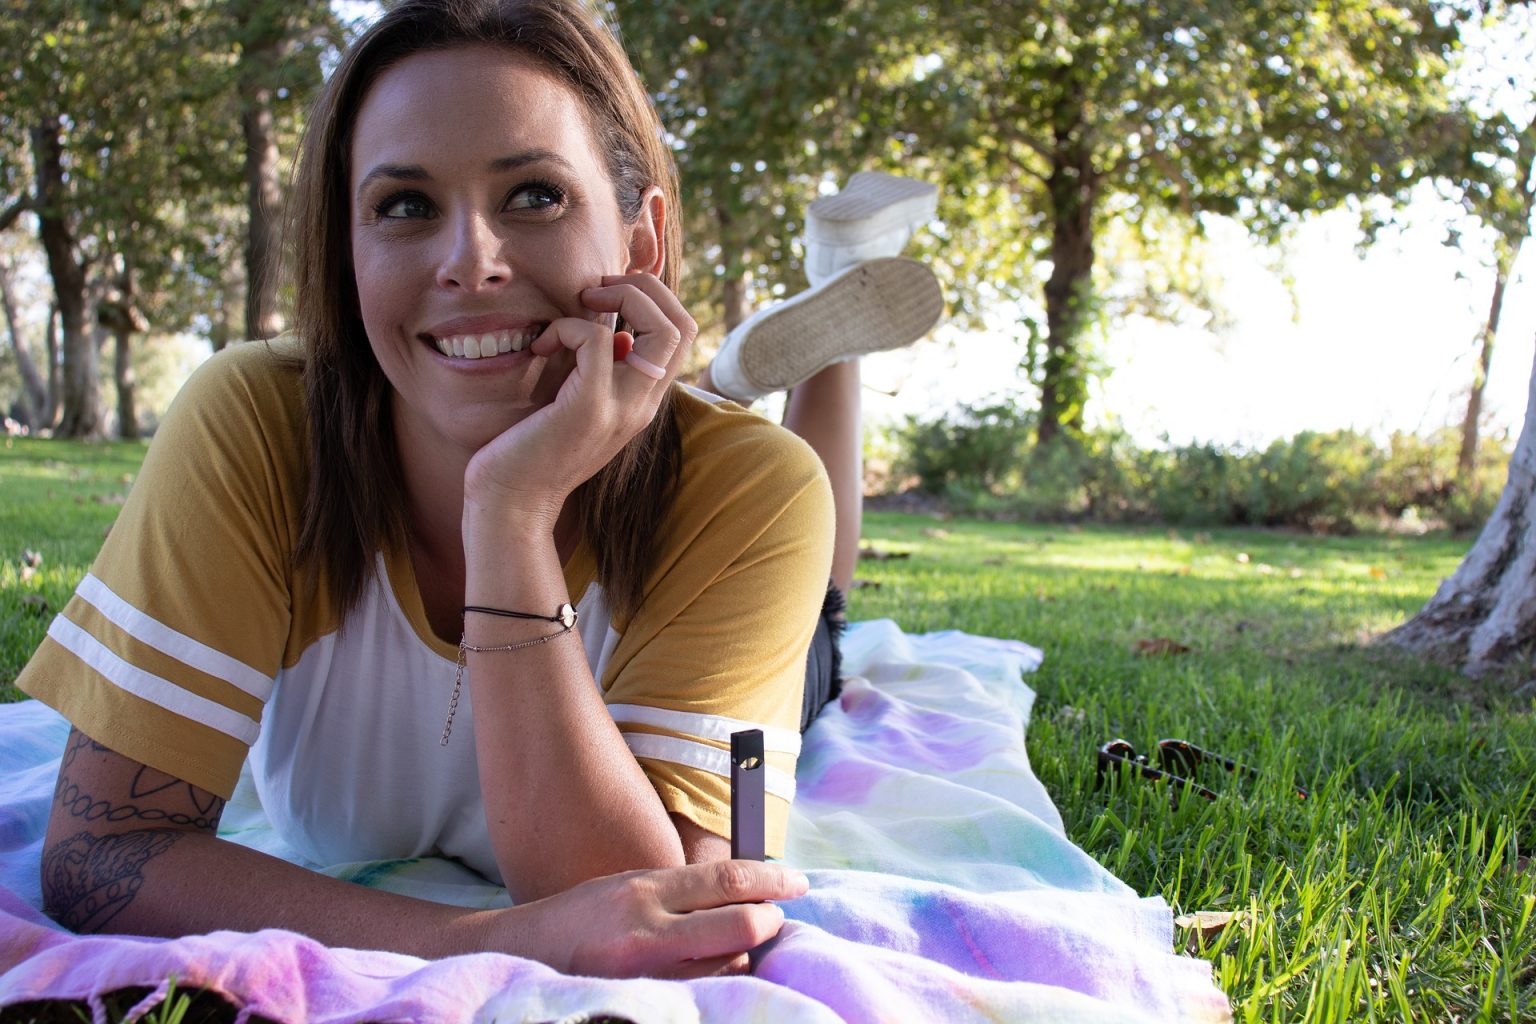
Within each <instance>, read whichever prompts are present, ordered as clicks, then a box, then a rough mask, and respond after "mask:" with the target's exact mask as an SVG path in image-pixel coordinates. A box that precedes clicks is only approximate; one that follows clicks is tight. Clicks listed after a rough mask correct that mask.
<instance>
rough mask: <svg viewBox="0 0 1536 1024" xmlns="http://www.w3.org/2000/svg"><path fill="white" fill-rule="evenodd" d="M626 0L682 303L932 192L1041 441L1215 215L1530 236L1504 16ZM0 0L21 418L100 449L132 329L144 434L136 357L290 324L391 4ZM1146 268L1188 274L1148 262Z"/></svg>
mask: <svg viewBox="0 0 1536 1024" xmlns="http://www.w3.org/2000/svg"><path fill="white" fill-rule="evenodd" d="M604 6H605V10H606V12H607V13H608V14H609V15H611V16H612V17H613V18H614V20H616V21H617V23H618V24H619V25H620V26H621V34H622V36H623V39H624V42H625V44H626V46H627V47H628V49H629V50H630V52H631V53H632V54H633V56H634V58H635V61H636V64H637V66H638V68H639V70H640V72H641V75H642V78H643V79H644V80H645V81H646V82H647V84H648V85H649V86H650V88H651V91H652V94H653V96H654V97H655V100H656V104H657V107H658V110H659V111H660V113H661V115H662V118H663V121H664V123H665V125H666V130H667V133H668V138H669V141H670V142H671V144H672V147H673V151H674V154H675V156H676V159H677V163H678V167H679V171H680V174H681V179H682V185H683V197H684V211H683V214H684V216H685V218H686V220H687V228H688V232H687V235H688V238H689V263H690V269H691V274H690V276H689V278H688V281H687V285H686V289H687V294H686V296H685V298H686V299H687V301H688V303H689V306H690V308H691V309H692V310H693V311H694V313H695V316H696V317H697V319H699V320H700V322H701V323H703V324H705V325H706V327H707V328H709V329H710V333H711V334H712V335H713V336H718V334H719V333H720V332H722V331H724V330H726V329H729V328H730V327H731V326H734V325H735V324H736V323H739V322H740V321H741V320H742V319H743V318H745V316H746V315H748V314H749V313H750V312H751V311H752V309H753V308H754V307H756V306H758V305H760V304H762V303H765V302H768V301H772V300H773V299H774V298H776V297H779V296H783V295H785V294H788V293H792V292H793V291H794V290H798V288H799V287H800V283H801V281H802V280H803V278H802V275H801V271H800V261H801V258H802V255H803V253H802V249H801V246H800V243H799V241H798V238H799V235H800V233H801V225H802V222H803V217H804V209H805V206H806V205H807V204H808V203H809V202H810V201H811V200H812V199H813V198H815V196H816V195H817V194H818V193H819V192H822V191H827V190H830V189H832V188H835V187H836V185H837V183H839V182H841V181H842V180H845V179H846V177H847V175H848V174H849V173H851V172H852V171H854V170H857V169H861V168H874V167H881V168H885V169H890V170H896V171H900V172H903V173H908V174H914V175H917V176H921V177H925V178H928V179H931V180H935V181H938V182H940V183H941V184H942V186H943V190H942V198H941V205H940V211H939V221H938V222H937V223H936V224H935V225H934V230H932V231H931V232H926V233H924V235H923V236H922V237H921V238H920V239H919V240H918V245H919V246H920V247H923V248H922V250H921V251H920V252H919V253H918V254H919V255H920V256H922V257H924V258H926V259H928V260H930V261H931V262H933V263H934V264H935V266H936V267H937V269H938V270H939V271H940V273H941V276H942V277H943V278H944V280H945V284H946V291H947V293H948V295H949V297H950V299H951V307H952V312H953V314H954V315H955V316H956V317H957V318H959V319H960V320H961V321H962V322H968V323H971V324H977V325H979V324H980V323H981V322H982V321H983V319H984V318H988V317H990V318H992V322H996V320H997V318H998V316H999V315H1001V316H1002V318H1004V319H1009V320H1012V321H1013V322H1016V323H1017V324H1018V329H1017V332H1018V338H1017V340H1018V346H1019V357H1020V358H1019V362H1020V365H1021V373H1022V375H1023V380H1022V382H1021V383H1023V384H1025V385H1027V386H1028V387H1031V388H1033V389H1035V391H1036V393H1037V398H1036V399H1035V400H1034V406H1035V411H1034V412H1033V413H1032V418H1033V422H1034V424H1035V427H1034V436H1035V439H1036V441H1037V442H1039V443H1041V444H1049V443H1050V442H1051V441H1052V440H1053V439H1054V438H1056V437H1058V436H1065V437H1073V436H1081V433H1082V430H1083V427H1084V418H1083V410H1084V405H1085V402H1086V399H1087V395H1088V388H1089V384H1090V382H1091V381H1092V379H1093V377H1094V374H1095V373H1097V372H1099V370H1100V369H1101V368H1100V367H1099V366H1097V365H1096V363H1095V356H1094V352H1095V340H1096V338H1097V337H1099V336H1101V335H1102V332H1103V331H1104V329H1105V325H1106V324H1107V323H1109V322H1111V321H1112V320H1113V319H1114V317H1115V316H1117V315H1119V314H1120V313H1122V312H1123V311H1124V310H1126V309H1130V308H1136V309H1139V310H1143V311H1144V310H1146V309H1156V308H1159V306H1163V307H1166V306H1167V305H1168V297H1169V293H1174V296H1175V298H1177V293H1179V292H1181V291H1182V292H1184V293H1187V294H1186V296H1185V297H1186V298H1187V299H1189V300H1190V301H1194V302H1196V303H1198V302H1200V301H1201V298H1202V297H1201V296H1200V295H1199V294H1198V292H1199V284H1200V283H1199V282H1198V281H1192V280H1181V279H1179V278H1178V276H1177V275H1172V276H1170V274H1169V272H1168V270H1167V265H1171V264H1173V263H1175V262H1176V261H1177V260H1178V259H1179V258H1180V255H1179V253H1178V252H1177V251H1172V252H1171V251H1170V246H1171V247H1172V249H1173V250H1179V249H1185V250H1187V249H1188V248H1189V247H1190V246H1193V245H1198V242H1199V238H1200V235H1201V232H1202V220H1201V218H1202V216H1204V215H1207V214H1221V215H1226V216H1230V217H1233V218H1236V219H1238V220H1239V221H1241V222H1242V223H1244V224H1246V225H1248V226H1249V227H1250V229H1251V230H1252V231H1254V232H1255V233H1256V234H1258V235H1260V236H1262V237H1265V238H1273V237H1275V236H1276V235H1277V234H1278V233H1279V232H1281V231H1282V230H1283V229H1284V228H1285V227H1286V226H1288V225H1291V224H1294V223H1295V222H1296V221H1297V219H1298V218H1299V217H1300V216H1302V215H1304V214H1306V213H1309V212H1314V211H1319V210H1325V209H1329V208H1332V207H1336V206H1338V205H1340V204H1342V203H1345V202H1350V203H1352V204H1354V208H1357V209H1360V210H1365V211H1369V215H1370V216H1371V217H1373V218H1377V219H1380V218H1381V216H1382V214H1381V213H1380V210H1381V206H1380V205H1373V200H1379V201H1385V202H1386V203H1388V204H1392V203H1401V202H1402V201H1403V200H1405V198H1406V197H1407V196H1408V194H1409V192H1410V190H1411V189H1413V188H1414V186H1416V185H1418V184H1419V183H1421V182H1423V181H1435V182H1441V183H1445V187H1446V190H1447V191H1448V192H1449V193H1454V195H1455V196H1457V197H1459V199H1460V201H1462V202H1463V204H1464V205H1465V206H1466V207H1467V208H1468V209H1469V210H1472V211H1473V212H1475V213H1476V214H1477V215H1478V216H1480V217H1483V218H1484V219H1485V221H1486V222H1487V223H1489V224H1492V225H1495V226H1496V228H1497V230H1498V232H1499V237H1500V238H1501V239H1502V240H1503V241H1502V242H1501V245H1502V248H1501V250H1500V254H1499V255H1498V257H1497V260H1496V262H1497V263H1498V265H1499V266H1506V267H1507V266H1511V265H1512V260H1513V255H1512V254H1513V253H1514V252H1517V251H1518V244H1519V241H1520V240H1521V239H1522V238H1523V234H1522V233H1521V232H1522V231H1524V232H1527V233H1528V231H1529V224H1530V213H1531V207H1530V194H1531V193H1530V179H1529V174H1526V175H1525V176H1524V177H1522V176H1521V175H1520V173H1519V172H1518V167H1528V166H1529V164H1530V160H1531V154H1530V150H1529V145H1530V143H1529V138H1530V136H1531V129H1530V128H1529V127H1527V126H1526V124H1525V122H1524V121H1522V120H1518V119H1512V118H1511V117H1509V116H1508V115H1507V114H1505V113H1503V112H1501V111H1499V110H1497V109H1491V108H1488V107H1487V106H1486V105H1485V106H1483V107H1478V106H1477V105H1476V104H1472V103H1469V102H1468V93H1467V91H1466V90H1465V89H1458V88H1457V86H1456V82H1455V80H1454V75H1453V71H1454V69H1455V68H1456V66H1457V62H1458V60H1459V59H1460V50H1461V48H1462V45H1463V41H1464V39H1465V37H1466V35H1467V33H1468V31H1469V29H1474V28H1476V27H1478V26H1480V25H1481V24H1483V23H1484V22H1485V21H1487V20H1488V19H1490V18H1491V19H1495V20H1497V19H1499V18H1502V17H1505V16H1506V13H1507V10H1506V8H1505V6H1503V5H1502V4H1500V3H1495V4H1493V5H1492V6H1491V7H1489V6H1483V5H1479V4H1476V3H1472V4H1468V3H1461V2H1457V3H1451V2H1439V0H1395V2H1386V0H1329V2H1326V3H1320V2H1313V0H1277V2H1276V3H1269V4H1262V5H1254V4H1251V3H1246V2H1240V0H1199V2H1191V3H1181V4H1176V5H1166V4H1163V5H1157V4H1153V5H1149V4H1144V3H1139V2H1131V0H977V2H972V3H965V4H944V5H940V4H920V3H911V2H910V0H793V2H787V3H779V4H771V5H769V4H748V5H740V4H728V3H722V2H719V0H669V2H666V3H650V2H646V3H636V2H631V0H607V2H606V3H605V5H604ZM7 7H8V9H9V12H10V13H11V14H12V15H13V16H10V17H7V18H5V19H4V21H3V23H0V53H3V54H4V55H5V57H6V61H5V66H6V67H7V69H8V72H7V76H6V78H5V79H4V86H3V88H4V97H3V98H4V102H3V104H0V237H4V238H5V239H8V240H9V241H8V242H7V247H6V248H5V249H4V252H3V257H4V258H3V259H0V280H4V281H5V282H6V283H7V287H6V289H5V293H6V294H7V295H10V296H11V298H10V299H9V300H8V302H7V309H8V310H10V311H11V313H12V315H11V316H10V317H9V318H8V319H7V320H6V330H7V331H8V333H9V334H10V343H9V345H8V346H7V349H6V350H7V352H8V355H9V360H8V361H9V362H11V363H12V365H13V372H12V373H11V374H10V376H11V377H12V378H13V380H12V383H11V388H10V390H11V392H12V399H11V404H12V405H13V406H14V411H15V413H16V414H17V415H18V417H19V418H20V419H22V420H24V421H27V422H28V423H29V425H31V426H33V427H36V428H42V429H46V428H50V427H51V428H53V429H55V430H56V431H57V432H59V433H61V434H66V435H71V436H88V435H92V434H95V433H99V432H100V431H101V430H102V429H103V428H104V425H105V424H106V422H107V420H108V419H109V416H108V415H107V410H106V408H105V405H104V402H103V399H102V394H103V388H102V385H103V381H104V379H105V375H104V373H103V369H102V367H101V365H100V362H101V360H102V359H103V357H104V356H105V354H106V352H107V351H109V350H108V349H107V348H106V342H107V341H108V340H111V341H112V347H111V349H110V352H111V359H112V364H113V367H114V372H113V374H112V375H111V380H112V383H113V390H114V392H115V394H116V397H117V405H118V410H117V414H116V416H115V417H110V418H115V420H116V421H117V423H118V424H119V425H120V429H121V430H122V431H124V432H126V433H131V432H132V430H133V429H134V425H135V424H136V422H137V420H138V418H139V417H138V413H137V412H136V411H135V409H134V402H133V388H134V380H133V375H132V362H133V352H134V345H135V344H136V342H135V340H134V339H139V340H138V342H137V344H143V339H144V338H146V337H157V338H158V337H165V336H170V335H174V334H177V333H178V332H191V333H192V334H194V335H196V336H198V337H202V338H206V339H208V341H209V343H210V345H211V346H212V347H213V348H218V347H220V346H222V345H223V344H225V343H226V342H227V341H229V340H232V339H236V338H254V337H269V336H271V335H272V334H274V333H275V332H277V331H278V330H280V329H281V325H282V316H281V310H282V301H281V297H280V291H279V288H280V281H281V278H282V275H281V273H280V266H279V264H280V254H279V251H278V248H277V242H276V239H277V234H278V231H277V226H278V223H279V221H280V215H281V210H282V183H283V180H284V176H285V173H286V165H287V161H288V160H289V159H290V158H291V155H292V152H293V150H294V142H295V139H296V136H297V133H298V132H299V131H300V130H301V127H302V115H303V111H304V109H305V107H306V106H307V104H308V102H309V101H310V100H311V98H312V97H313V94H314V92H315V90H316V88H317V87H318V85H319V83H320V82H321V80H322V72H323V65H324V61H325V59H326V54H327V53H334V50H335V48H336V47H337V46H338V45H340V44H341V43H342V42H344V39H345V36H346V32H347V31H348V30H349V26H348V24H347V18H348V17H355V18H358V19H359V20H366V19H367V18H368V17H371V16H373V15H374V14H375V13H377V10H378V7H377V5H372V4H357V3H353V4H347V5H338V6H333V5H332V4H329V3H325V2H319V0H305V2H280V0H231V2H228V3H212V2H208V0H84V2H82V0H33V2H30V3H27V4H25V5H23V4H20V3H19V2H18V0H7ZM338 8H339V9H340V10H342V11H344V12H345V14H341V13H338ZM1522 139H1524V140H1526V141H1525V142H1524V143H1522V141H1521V140H1522ZM1522 145H1525V146H1526V147H1527V148H1526V149H1521V146H1522ZM1521 161H1524V163H1523V164H1522V163H1521ZM1522 190H1523V191H1522ZM1522 197H1523V199H1522ZM1522 203H1523V204H1524V205H1522ZM24 238H32V239H35V240H36V241H35V243H32V246H30V247H29V245H28V244H25V243H24V242H21V241H18V239H24ZM1170 239H1172V241H1171V242H1170V241H1169V240H1170ZM29 260H30V261H31V262H32V265H33V266H42V267H45V268H46V277H47V282H48V287H47V291H48V295H47V301H43V300H42V298H40V297H39V296H37V295H36V294H35V289H34V292H31V293H29V292H28V290H27V287H26V282H27V281H28V280H35V278H36V275H35V274H34V275H33V276H32V277H31V278H29V277H28V276H27V274H25V273H23V271H24V269H25V268H24V267H23V266H22V264H25V263H27V262H28V261H29ZM7 261H9V262H7ZM1150 262H1161V263H1163V264H1164V265H1165V266H1164V267H1163V268H1162V269H1161V271H1160V272H1159V273H1157V274H1154V275H1150V276H1149V275H1147V274H1145V273H1138V272H1136V271H1135V269H1134V268H1133V267H1131V265H1132V264H1137V263H1140V264H1142V265H1145V264H1147V263H1150ZM1127 282H1130V284H1129V285H1127ZM1498 295H1499V293H1496V294H1495V302H1494V304H1493V305H1494V312H1493V315H1491V316H1490V318H1489V324H1490V329H1489V331H1488V332H1487V338H1488V340H1489V345H1491V340H1492V337H1493V335H1494V332H1495V329H1496V321H1497V305H1498V302H1497V299H1498ZM50 307H51V310H52V312H51V313H50V311H49V310H50ZM50 325H52V326H50ZM54 339H56V340H54ZM50 345H53V346H54V348H55V349H56V355H53V356H50V354H49V353H50V351H51V350H50V348H49V346H50ZM50 381H52V382H53V383H52V390H51V391H50V383H49V382H50ZM1470 393H1471V397H1472V403H1471V404H1469V408H1468V421H1469V422H1470V423H1472V424H1473V428H1472V429H1471V430H1468V431H1464V436H1465V437H1466V438H1467V440H1466V443H1465V445H1464V449H1465V451H1466V452H1467V453H1468V456H1467V457H1468V458H1470V457H1471V455H1472V454H1474V453H1475V452H1476V451H1477V447H1478V446H1477V439H1476V437H1475V425H1476V421H1477V418H1478V415H1479V410H1478V408H1477V407H1476V402H1477V400H1478V397H1479V392H1478V390H1477V389H1476V388H1475V387H1474V388H1472V389H1471V392H1470ZM50 395H51V396H53V397H50ZM1472 475H1473V474H1472V471H1471V468H1470V465H1469V467H1468V468H1467V470H1466V472H1465V476H1466V477H1467V478H1468V479H1471V477H1472Z"/></svg>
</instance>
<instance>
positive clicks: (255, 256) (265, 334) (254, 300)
mask: <svg viewBox="0 0 1536 1024" xmlns="http://www.w3.org/2000/svg"><path fill="white" fill-rule="evenodd" d="M258 66H266V64H265V63H262V64H259V65H258ZM244 99H245V109H244V111H243V113H242V114H241V117H240V122H241V126H242V127H243V128H244V129H245V185H246V207H247V215H248V216H247V227H246V236H245V333H246V336H247V337H248V338H251V339H256V338H270V337H273V336H274V335H276V334H277V333H279V332H280V331H281V330H282V322H281V320H280V319H279V318H278V315H277V283H278V263H279V254H278V245H277V243H278V223H279V221H280V219H281V216H282V202H283V199H282V189H281V186H280V184H279V181H278V155H277V129H276V127H275V126H274V124H273V120H272V89H271V88H270V87H269V86H267V85H249V86H247V87H246V94H245V97H244Z"/></svg>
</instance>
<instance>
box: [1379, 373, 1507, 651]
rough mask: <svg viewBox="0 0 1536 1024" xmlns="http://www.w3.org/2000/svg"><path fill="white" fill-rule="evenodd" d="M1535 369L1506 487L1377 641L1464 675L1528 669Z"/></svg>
mask: <svg viewBox="0 0 1536 1024" xmlns="http://www.w3.org/2000/svg"><path fill="white" fill-rule="evenodd" d="M1533 492H1536V365H1533V366H1532V369H1531V386H1530V393H1529V397H1528V398H1527V404H1526V409H1525V423H1524V426H1523V427H1522V428H1521V431H1520V440H1519V441H1518V442H1517V443H1516V445H1515V451H1514V454H1513V455H1512V456H1511V457H1510V460H1509V480H1508V482H1507V483H1506V484H1505V485H1504V493H1503V494H1502V495H1501V496H1500V498H1499V503H1498V505H1497V506H1495V508H1494V510H1493V515H1492V516H1491V517H1490V518H1489V520H1488V524H1487V525H1486V526H1484V527H1483V532H1482V533H1481V534H1480V535H1479V536H1478V538H1477V543H1475V544H1474V545H1473V546H1472V550H1471V551H1469V552H1468V553H1467V557H1466V558H1465V559H1464V560H1463V561H1462V563H1461V565H1460V566H1458V567H1457V569H1456V572H1455V573H1454V574H1453V575H1452V576H1451V577H1450V579H1448V580H1446V581H1445V582H1443V583H1441V584H1440V589H1439V590H1437V591H1436V592H1435V596H1434V597H1432V598H1430V601H1429V603H1428V604H1426V605H1425V606H1424V608H1423V609H1422V610H1421V611H1420V612H1419V613H1418V614H1417V615H1415V616H1414V617H1413V618H1412V619H1409V620H1408V621H1407V622H1405V623H1403V624H1402V625H1401V626H1399V627H1397V628H1396V629H1394V630H1392V631H1391V632H1390V633H1387V634H1385V635H1384V636H1383V637H1382V641H1383V642H1385V643H1389V644H1394V645H1396V646H1399V647H1403V648H1406V649H1407V650H1410V651H1413V652H1415V653H1418V654H1424V655H1429V656H1432V657H1437V658H1441V659H1446V660H1451V661H1454V662H1455V663H1457V664H1459V665H1460V666H1461V668H1462V670H1463V671H1464V672H1466V673H1467V674H1468V675H1474V676H1476V675H1483V674H1485V673H1487V672H1490V671H1492V670H1494V669H1497V668H1499V667H1501V666H1504V665H1507V664H1525V665H1529V664H1530V663H1531V660H1532V659H1531V655H1532V645H1533V643H1536V507H1533V503H1532V499H1533V498H1536V493H1533Z"/></svg>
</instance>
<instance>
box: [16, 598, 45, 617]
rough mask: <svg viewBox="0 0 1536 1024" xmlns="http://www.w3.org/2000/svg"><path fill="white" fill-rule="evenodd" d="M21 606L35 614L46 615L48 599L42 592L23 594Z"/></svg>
mask: <svg viewBox="0 0 1536 1024" xmlns="http://www.w3.org/2000/svg"><path fill="white" fill-rule="evenodd" d="M21 606H22V607H23V608H25V609H27V610H28V611H30V612H32V613H33V614H34V615H45V614H47V612H48V599H47V598H46V597H44V596H43V595H42V594H22V595H21Z"/></svg>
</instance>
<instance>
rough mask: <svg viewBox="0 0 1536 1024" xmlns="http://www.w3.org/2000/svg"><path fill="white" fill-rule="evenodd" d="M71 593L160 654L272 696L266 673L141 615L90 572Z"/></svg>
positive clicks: (260, 694)
mask: <svg viewBox="0 0 1536 1024" xmlns="http://www.w3.org/2000/svg"><path fill="white" fill-rule="evenodd" d="M75 593H77V594H79V595H80V597H81V598H82V599H83V600H85V601H86V602H88V603H89V604H91V605H93V606H94V607H96V608H97V609H98V610H99V611H100V612H101V614H103V615H105V616H106V617H107V621H109V622H111V623H112V624H113V625H114V626H116V627H118V628H119V629H121V630H122V631H123V632H125V633H127V634H128V635H129V636H131V637H133V638H134V639H135V640H137V641H139V642H140V643H142V644H145V645H146V646H149V647H153V648H154V649H155V650H157V651H159V652H160V653H161V654H169V655H170V656H171V657H173V658H175V659H176V660H177V661H179V662H181V663H182V664H184V665H190V666H191V667H193V668H195V669H197V670H198V671H199V672H203V673H206V674H207V675H210V676H213V677H215V678H217V679H222V680H224V681H225V682H226V683H229V684H230V685H232V686H237V687H239V688H240V689H242V690H244V691H245V692H246V693H248V694H250V695H251V696H252V697H255V698H256V699H257V700H259V701H263V702H265V701H266V699H267V698H268V697H270V696H271V695H272V678H271V677H270V676H268V675H265V674H263V673H261V672H259V671H257V670H256V669H254V668H251V666H249V665H247V664H246V663H245V662H243V661H241V660H239V659H238V658H232V657H230V656H229V655H227V654H225V653H224V652H222V651H216V650H214V649H213V648H212V647H209V646H208V645H207V644H205V643H203V642H202V641H200V640H194V639H192V638H191V637H190V636H187V635H186V634H185V633H179V632H177V631H176V630H174V629H172V628H171V627H170V626H167V625H165V624H164V623H163V622H160V621H158V620H156V619H153V618H151V617H150V616H148V615H145V614H144V613H143V612H141V611H139V610H138V609H137V608H135V607H134V606H133V605H131V604H129V603H128V602H127V601H124V600H123V599H122V598H121V597H118V596H117V594H115V593H114V592H113V591H112V589H111V588H110V587H108V586H107V585H106V584H105V583H103V582H102V581H101V579H100V578H99V577H97V576H95V575H94V574H90V573H87V574H86V577H85V579H83V580H81V581H80V586H78V587H77V588H75Z"/></svg>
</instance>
